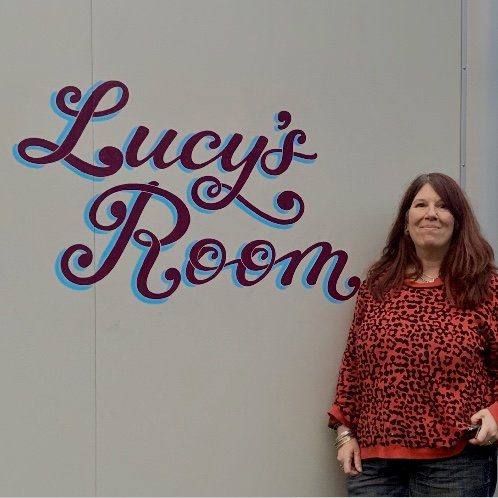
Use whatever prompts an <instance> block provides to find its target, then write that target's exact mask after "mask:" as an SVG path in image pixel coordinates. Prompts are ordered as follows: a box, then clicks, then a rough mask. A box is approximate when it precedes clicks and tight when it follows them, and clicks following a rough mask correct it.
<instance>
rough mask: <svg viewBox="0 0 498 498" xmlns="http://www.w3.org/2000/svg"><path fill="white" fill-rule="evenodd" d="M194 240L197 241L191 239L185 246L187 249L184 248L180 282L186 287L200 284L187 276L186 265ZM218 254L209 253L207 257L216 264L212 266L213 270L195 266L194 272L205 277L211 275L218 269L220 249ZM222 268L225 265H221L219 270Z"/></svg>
mask: <svg viewBox="0 0 498 498" xmlns="http://www.w3.org/2000/svg"><path fill="white" fill-rule="evenodd" d="M196 242H198V241H197V240H194V241H192V242H191V243H190V244H189V245H188V246H187V249H186V250H185V259H184V262H183V265H182V282H183V283H184V284H185V285H186V286H187V287H195V286H196V285H201V284H194V283H192V282H190V280H189V279H188V278H187V265H188V263H189V261H190V251H191V249H192V247H193V245H194V244H195V243H196ZM218 254H219V255H218V256H217V257H214V256H213V254H212V253H210V256H209V259H210V260H211V261H213V262H214V264H215V265H216V268H214V269H213V270H199V269H197V268H196V269H195V270H194V274H196V273H198V274H200V275H201V276H206V277H209V276H211V275H212V274H213V273H214V272H215V271H216V270H217V269H218V267H219V265H220V262H221V251H219V252H218ZM224 269H225V267H223V268H222V270H221V271H223V270H224Z"/></svg>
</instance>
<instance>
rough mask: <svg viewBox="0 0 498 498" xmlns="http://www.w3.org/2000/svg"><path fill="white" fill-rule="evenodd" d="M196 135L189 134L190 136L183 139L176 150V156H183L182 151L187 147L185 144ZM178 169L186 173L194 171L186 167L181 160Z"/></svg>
mask: <svg viewBox="0 0 498 498" xmlns="http://www.w3.org/2000/svg"><path fill="white" fill-rule="evenodd" d="M194 135H195V133H193V132H192V133H189V134H188V135H185V137H184V138H183V140H182V141H181V142H180V143H179V144H178V147H177V148H176V155H177V157H180V156H181V155H182V151H183V147H184V146H185V143H186V142H187V140H188V139H189V138H190V137H193V136H194ZM178 167H179V168H180V169H181V170H182V171H183V172H184V173H192V171H194V170H192V169H188V168H186V167H185V166H184V164H183V163H182V160H181V159H179V160H178Z"/></svg>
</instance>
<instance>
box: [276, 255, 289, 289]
mask: <svg viewBox="0 0 498 498" xmlns="http://www.w3.org/2000/svg"><path fill="white" fill-rule="evenodd" d="M289 263H290V257H289V258H285V259H283V260H282V261H279V262H278V263H275V264H274V265H273V268H272V271H273V270H274V269H275V268H276V269H277V270H278V271H277V276H276V277H275V286H276V287H277V289H278V290H286V289H287V287H289V286H288V285H283V284H282V275H283V273H284V272H285V270H286V269H287V267H288V266H289Z"/></svg>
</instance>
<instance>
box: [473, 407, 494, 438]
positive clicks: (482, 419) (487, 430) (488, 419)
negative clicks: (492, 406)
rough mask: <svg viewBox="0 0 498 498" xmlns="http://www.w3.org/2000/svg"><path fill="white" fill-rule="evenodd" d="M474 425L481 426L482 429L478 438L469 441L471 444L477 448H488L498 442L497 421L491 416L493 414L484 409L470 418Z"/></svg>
mask: <svg viewBox="0 0 498 498" xmlns="http://www.w3.org/2000/svg"><path fill="white" fill-rule="evenodd" d="M470 422H471V423H472V424H479V423H480V424H481V429H480V431H479V434H477V437H475V438H472V439H470V440H469V443H470V444H475V445H477V446H487V445H489V444H493V443H495V442H496V441H497V440H498V425H497V424H496V420H495V418H494V417H493V415H491V412H490V411H489V410H488V409H487V408H484V409H483V410H479V411H478V412H477V413H474V415H472V417H471V418H470Z"/></svg>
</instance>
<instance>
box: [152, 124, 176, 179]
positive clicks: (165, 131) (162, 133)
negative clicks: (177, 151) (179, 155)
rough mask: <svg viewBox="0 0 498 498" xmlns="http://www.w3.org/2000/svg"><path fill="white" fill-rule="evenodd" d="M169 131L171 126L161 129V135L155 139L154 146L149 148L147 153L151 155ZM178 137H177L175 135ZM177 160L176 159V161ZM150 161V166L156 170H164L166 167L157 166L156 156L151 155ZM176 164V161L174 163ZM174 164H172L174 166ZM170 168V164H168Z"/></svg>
mask: <svg viewBox="0 0 498 498" xmlns="http://www.w3.org/2000/svg"><path fill="white" fill-rule="evenodd" d="M168 131H169V128H168V129H164V130H161V131H160V132H159V135H158V137H157V139H156V140H155V141H154V143H153V144H152V147H151V148H150V149H149V151H148V152H147V155H149V154H150V153H151V152H152V151H153V150H154V149H155V148H156V147H157V146H158V145H159V142H160V141H161V140H162V139H163V138H164V136H165V135H166V133H168ZM175 138H176V137H175ZM175 162H176V161H175ZM148 163H149V165H150V167H151V168H152V169H153V170H154V171H162V170H164V169H166V168H158V167H157V166H156V164H155V163H154V158H153V157H151V158H150V159H149V160H148ZM173 164H174V163H173ZM173 164H172V165H171V166H173ZM167 167H168V168H169V166H167Z"/></svg>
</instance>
